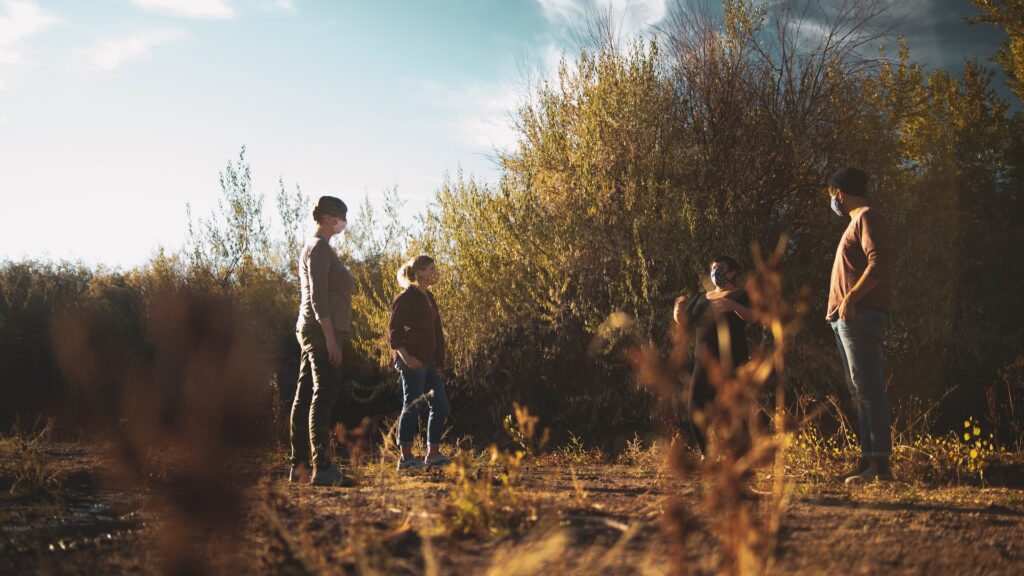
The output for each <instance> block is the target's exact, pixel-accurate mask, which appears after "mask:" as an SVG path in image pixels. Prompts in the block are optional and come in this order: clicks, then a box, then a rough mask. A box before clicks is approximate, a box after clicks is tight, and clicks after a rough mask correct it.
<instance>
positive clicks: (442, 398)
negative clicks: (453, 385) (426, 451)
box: [395, 360, 451, 446]
mask: <svg viewBox="0 0 1024 576" xmlns="http://www.w3.org/2000/svg"><path fill="white" fill-rule="evenodd" d="M395 368H398V371H399V372H401V374H402V402H403V408H402V415H401V416H400V417H399V421H398V444H399V445H404V446H409V445H411V444H412V441H413V438H415V437H416V432H417V431H418V430H419V427H420V426H419V424H420V409H421V407H422V404H423V403H422V401H421V402H417V400H418V399H419V398H420V397H421V396H423V395H424V394H425V393H427V392H429V391H431V390H433V391H434V396H433V397H432V398H427V400H426V402H427V406H428V407H430V417H429V418H428V419H427V445H428V446H437V445H438V444H440V443H441V435H442V434H443V433H444V423H445V420H446V419H447V418H448V413H449V412H450V411H451V407H450V405H449V404H448V395H447V394H446V393H445V389H444V380H443V379H442V378H441V374H440V373H438V371H437V369H436V368H417V369H416V370H413V369H411V368H409V367H408V366H406V365H405V364H404V363H403V362H402V361H401V360H399V361H397V362H395Z"/></svg>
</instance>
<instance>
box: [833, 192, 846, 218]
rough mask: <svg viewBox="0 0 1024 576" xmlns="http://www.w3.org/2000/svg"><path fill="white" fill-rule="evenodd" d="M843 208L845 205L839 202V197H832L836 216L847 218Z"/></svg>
mask: <svg viewBox="0 0 1024 576" xmlns="http://www.w3.org/2000/svg"><path fill="white" fill-rule="evenodd" d="M842 206H843V205H842V204H841V203H840V202H839V196H833V197H832V211H833V212H835V213H836V214H838V215H840V216H845V214H843V208H842Z"/></svg>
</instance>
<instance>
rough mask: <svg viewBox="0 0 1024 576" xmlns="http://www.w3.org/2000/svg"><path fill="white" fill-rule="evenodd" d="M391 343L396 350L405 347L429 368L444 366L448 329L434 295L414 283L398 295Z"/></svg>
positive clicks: (395, 302)
mask: <svg viewBox="0 0 1024 576" xmlns="http://www.w3.org/2000/svg"><path fill="white" fill-rule="evenodd" d="M388 345H389V346H391V349H392V350H398V349H399V348H405V349H406V351H407V352H409V354H412V355H413V356H415V357H416V359H417V360H419V361H420V362H422V363H423V365H424V366H426V367H427V368H443V367H444V332H443V331H442V328H441V313H440V312H439V311H438V310H437V302H435V301H434V295H433V294H431V293H430V292H429V291H428V292H427V293H423V292H421V291H420V290H419V288H416V287H415V286H410V287H408V288H406V289H405V291H404V292H402V293H401V294H399V295H398V297H397V298H395V301H394V302H393V303H392V304H391V320H390V321H389V322H388ZM395 359H396V360H397V359H398V354H397V353H395Z"/></svg>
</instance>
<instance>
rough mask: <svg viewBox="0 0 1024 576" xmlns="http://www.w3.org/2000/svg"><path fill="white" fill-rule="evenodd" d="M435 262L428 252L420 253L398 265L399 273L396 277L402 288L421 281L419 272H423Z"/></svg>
mask: <svg viewBox="0 0 1024 576" xmlns="http://www.w3.org/2000/svg"><path fill="white" fill-rule="evenodd" d="M433 263H434V259H433V258H431V257H430V256H427V255H426V254H420V255H419V256H417V257H415V258H413V259H411V260H409V261H408V262H406V263H405V264H402V265H401V266H399V267H398V273H397V274H395V279H396V280H398V284H399V286H401V287H402V288H408V287H409V286H413V285H415V284H418V283H419V278H418V277H419V273H420V272H422V271H423V270H425V269H426V268H427V266H430V265H431V264H433Z"/></svg>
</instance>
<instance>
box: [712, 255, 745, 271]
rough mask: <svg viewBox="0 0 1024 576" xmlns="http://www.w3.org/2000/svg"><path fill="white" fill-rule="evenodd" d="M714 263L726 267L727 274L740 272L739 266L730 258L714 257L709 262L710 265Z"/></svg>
mask: <svg viewBox="0 0 1024 576" xmlns="http://www.w3.org/2000/svg"><path fill="white" fill-rule="evenodd" d="M716 262H717V263H719V264H725V265H727V266H728V267H729V272H736V273H739V271H740V264H739V262H737V261H736V259H735V258H733V257H731V256H715V257H714V258H713V259H712V260H711V263H712V264H714V263H716Z"/></svg>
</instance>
